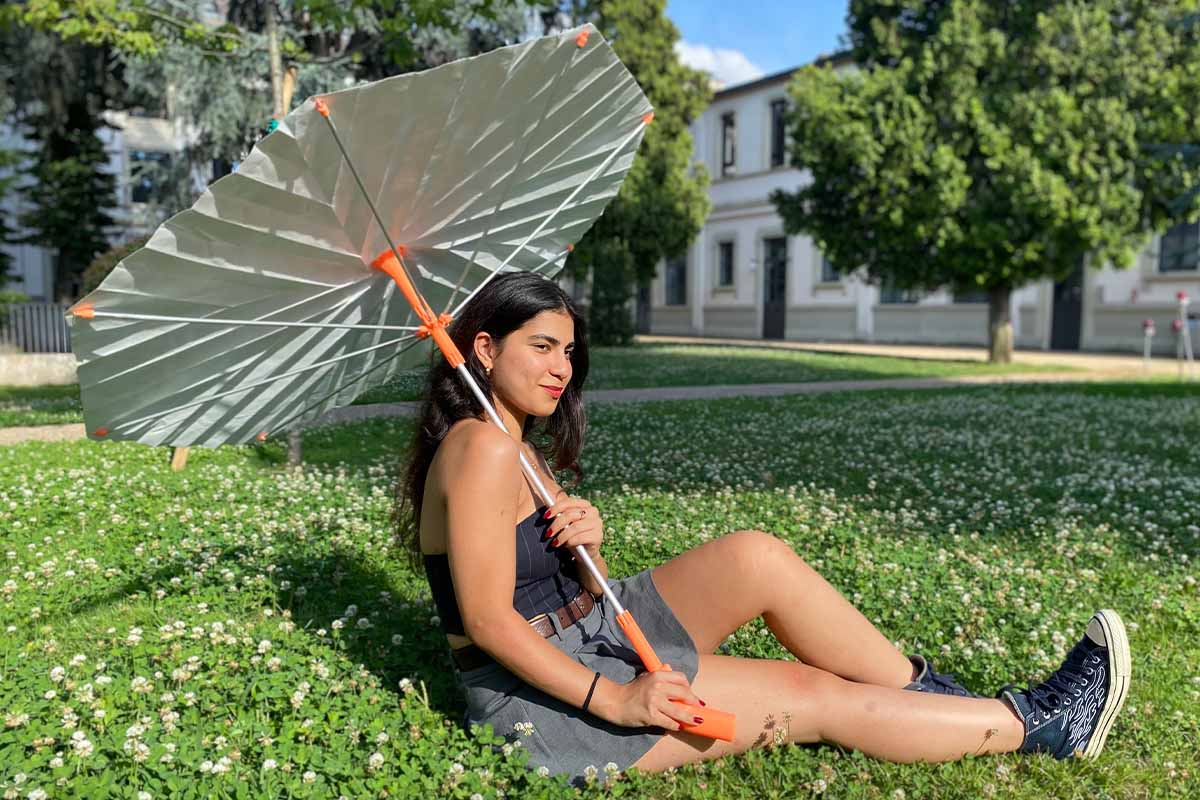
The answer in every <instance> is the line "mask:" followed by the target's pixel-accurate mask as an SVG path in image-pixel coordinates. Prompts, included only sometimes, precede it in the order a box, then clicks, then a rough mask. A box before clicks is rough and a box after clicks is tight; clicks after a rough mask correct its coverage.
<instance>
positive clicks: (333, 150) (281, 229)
mask: <svg viewBox="0 0 1200 800" xmlns="http://www.w3.org/2000/svg"><path fill="white" fill-rule="evenodd" d="M320 99H321V100H323V101H324V104H325V106H326V107H327V109H328V112H329V121H328V122H327V121H326V120H324V119H322V117H321V115H320V114H319V113H318V112H317V110H316V109H315V102H314V101H315V98H310V99H309V100H308V101H306V102H305V103H304V104H303V105H301V106H300V107H298V108H297V109H296V110H294V111H292V112H291V113H290V114H288V116H287V117H286V118H285V119H284V120H283V121H282V122H281V123H280V124H279V127H278V128H277V129H276V130H275V131H274V132H272V133H271V134H269V135H267V136H266V137H264V138H263V139H262V140H261V141H259V142H258V144H256V145H255V147H254V149H253V150H252V151H251V153H250V154H249V156H248V157H247V158H246V160H245V161H244V162H243V163H242V165H241V166H240V167H239V169H238V171H237V172H235V173H233V174H231V175H228V176H226V177H223V178H221V179H220V180H218V181H216V182H215V183H213V184H212V185H211V186H210V187H209V188H208V189H207V190H206V191H205V192H204V193H203V195H201V197H200V198H199V199H198V200H197V201H196V203H195V204H194V205H193V206H192V207H191V208H190V209H188V210H186V211H183V212H181V213H179V214H176V215H175V216H173V217H171V218H170V219H168V220H167V221H166V222H164V223H163V224H162V225H161V226H160V227H159V228H158V229H157V230H156V231H155V232H154V235H153V236H152V237H151V238H150V240H149V242H148V243H147V244H146V246H145V247H144V248H142V249H141V250H139V251H137V252H135V253H134V254H133V255H131V256H130V257H128V258H126V259H125V260H124V261H122V262H121V263H120V264H119V265H118V266H117V267H116V269H114V270H113V272H112V273H111V274H110V275H109V276H108V277H107V278H106V279H105V280H104V282H103V283H102V284H101V285H100V286H99V288H97V289H96V290H95V291H93V292H92V293H90V294H89V295H87V297H85V298H83V300H81V301H80V302H79V303H78V304H76V306H74V307H73V308H72V309H71V311H70V312H68V315H67V321H68V323H69V324H70V325H71V343H72V349H73V351H74V353H75V355H76V359H77V361H78V373H79V383H80V391H81V398H82V403H83V411H84V421H85V426H86V429H87V432H88V436H89V437H91V438H98V439H100V438H103V439H119V440H132V441H139V442H143V443H145V444H151V445H159V444H170V445H175V446H189V445H199V446H206V447H216V446H219V445H221V444H226V443H243V442H248V441H251V440H254V439H255V438H260V439H261V438H263V437H264V436H265V435H266V434H267V433H270V432H277V431H280V430H291V429H295V428H297V427H299V426H301V425H302V424H303V423H304V422H306V421H309V420H312V419H315V418H316V417H318V416H320V415H321V414H323V413H324V412H326V411H327V410H329V409H331V408H334V407H337V406H341V405H345V404H347V403H349V402H351V401H352V400H353V399H354V398H355V397H357V396H358V395H360V394H361V393H362V392H363V391H365V390H366V389H368V388H370V387H371V386H376V385H379V384H381V383H384V382H386V381H387V380H388V379H390V378H392V377H394V376H395V374H396V373H397V372H398V371H400V370H403V369H406V368H410V367H412V366H413V365H414V364H416V363H419V362H420V361H421V360H422V359H423V358H424V357H425V356H426V355H427V350H426V348H425V347H415V346H414V345H416V344H418V343H419V342H420V341H421V339H419V338H418V337H417V335H416V334H417V326H418V325H419V324H420V323H421V320H419V319H418V318H417V317H416V316H415V315H414V313H413V309H412V307H411V306H410V305H409V303H408V301H407V300H406V299H405V298H404V296H403V295H402V294H401V292H400V291H399V290H398V288H397V284H396V282H395V281H394V280H393V279H392V278H391V277H389V276H388V275H387V274H384V273H383V272H381V271H379V270H376V269H374V268H373V267H372V266H371V263H372V262H373V261H374V260H375V259H376V258H377V257H378V256H380V255H381V254H382V253H385V252H389V251H390V245H389V242H388V239H389V237H390V239H391V240H392V241H393V242H395V243H396V245H397V247H398V249H399V251H400V255H401V256H402V257H403V261H404V263H405V265H406V266H407V268H408V270H409V272H410V274H411V276H412V279H413V283H414V284H415V287H416V289H417V290H418V291H419V292H420V294H421V295H423V296H424V298H425V299H427V300H428V302H429V304H430V306H431V307H432V308H433V309H434V310H437V311H442V312H447V313H450V314H454V313H455V312H456V311H457V309H458V308H460V307H461V306H462V304H463V303H465V302H466V300H467V299H468V298H469V297H470V296H471V294H472V293H473V292H474V291H476V290H477V289H478V288H479V287H480V286H481V285H482V284H483V283H484V282H486V281H487V280H488V279H489V278H490V277H491V276H492V275H494V274H496V273H497V272H498V271H508V270H531V271H537V272H541V273H543V274H546V275H547V276H553V275H555V274H557V272H558V271H559V270H560V269H561V268H562V265H563V262H564V261H565V259H566V256H567V252H568V251H569V249H570V247H571V246H572V245H573V243H574V242H576V241H577V240H578V239H579V238H580V237H581V236H582V235H583V234H584V233H585V232H586V231H587V229H588V228H589V227H590V226H591V225H592V223H593V222H594V221H595V220H596V218H597V217H599V215H600V214H601V212H602V211H603V210H604V207H605V205H607V203H608V202H609V201H610V200H611V199H612V198H613V197H615V196H616V194H617V191H618V189H619V188H620V185H621V182H622V180H623V179H624V177H625V174H626V173H627V172H628V170H629V168H630V166H631V164H632V163H633V158H634V154H635V152H636V150H637V147H638V145H639V143H640V142H641V138H642V134H643V132H644V130H645V126H646V124H648V123H649V121H650V118H651V116H652V115H651V114H650V105H649V103H648V101H647V100H646V97H645V95H644V94H643V93H642V91H641V89H640V88H639V87H638V85H637V83H636V82H635V81H634V79H633V76H632V75H630V73H629V71H628V70H627V69H626V68H625V67H624V65H622V64H621V62H620V61H619V60H618V59H617V57H616V55H615V54H614V53H613V51H612V49H611V48H610V47H609V46H608V44H607V43H606V42H605V41H604V40H603V38H602V37H601V36H600V35H599V33H597V32H596V30H595V29H594V28H593V27H592V26H590V25H585V26H583V27H581V28H576V29H574V30H571V31H567V32H565V33H563V34H560V35H554V36H546V37H542V38H540V39H536V40H532V41H529V42H525V43H522V44H518V45H514V46H511V47H505V48H501V49H498V50H494V51H492V52H490V53H486V54H484V55H481V56H476V57H474V58H469V59H463V60H461V61H455V62H452V63H449V64H445V65H443V66H440V67H437V68H434V69H431V70H427V71H425V72H420V73H412V74H406V75H399V76H396V77H393V78H387V79H385V80H381V81H377V82H375V83H371V84H367V85H364V86H359V87H355V88H351V89H346V90H344V91H339V92H334V93H332V94H328V95H324V96H323V97H322V98H320ZM330 123H332V124H330ZM335 125H336V130H337V131H338V133H339V135H340V137H341V142H342V145H343V146H344V147H345V152H346V155H347V157H348V158H349V159H351V160H352V161H353V165H351V164H350V163H348V161H347V157H343V155H342V151H341V149H340V148H339V146H338V143H337V142H336V141H335V139H334V133H333V129H334V126H335ZM360 182H361V185H360ZM368 198H369V199H368ZM372 206H374V210H375V211H377V212H378V214H379V216H380V218H381V219H382V221H383V223H384V225H386V226H387V233H386V234H385V233H384V231H383V230H381V229H380V226H379V224H378V223H377V222H376V219H375V216H374V212H373V210H372Z"/></svg>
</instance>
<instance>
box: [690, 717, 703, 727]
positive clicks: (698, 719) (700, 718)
mask: <svg viewBox="0 0 1200 800" xmlns="http://www.w3.org/2000/svg"><path fill="white" fill-rule="evenodd" d="M692 719H694V720H696V724H697V725H699V724H700V723H701V722H704V717H692Z"/></svg>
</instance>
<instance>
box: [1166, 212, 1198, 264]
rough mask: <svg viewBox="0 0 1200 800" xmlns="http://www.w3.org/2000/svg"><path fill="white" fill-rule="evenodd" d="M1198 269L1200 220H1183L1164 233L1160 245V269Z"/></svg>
mask: <svg viewBox="0 0 1200 800" xmlns="http://www.w3.org/2000/svg"><path fill="white" fill-rule="evenodd" d="M1196 270H1200V221H1197V222H1181V223H1180V224H1178V225H1176V226H1175V227H1173V228H1170V229H1168V230H1167V232H1166V233H1164V234H1163V235H1162V241H1161V242H1160V243H1159V247H1158V271H1159V272H1194V271H1196Z"/></svg>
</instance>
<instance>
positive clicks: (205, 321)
mask: <svg viewBox="0 0 1200 800" xmlns="http://www.w3.org/2000/svg"><path fill="white" fill-rule="evenodd" d="M92 316H95V317H109V318H111V319H144V320H153V321H155V322H186V323H200V324H202V325H242V326H250V325H257V326H261V327H264V328H346V329H350V330H358V331H415V330H416V327H415V326H411V325H357V324H354V323H340V322H263V321H262V320H250V319H214V318H212V317H168V316H163V315H161V314H119V313H117V312H115V311H94V312H92Z"/></svg>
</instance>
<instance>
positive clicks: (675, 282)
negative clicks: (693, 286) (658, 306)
mask: <svg viewBox="0 0 1200 800" xmlns="http://www.w3.org/2000/svg"><path fill="white" fill-rule="evenodd" d="M666 283H667V305H669V306H686V305H687V256H686V255H683V256H678V257H676V258H672V259H671V260H670V261H668V262H667V267H666Z"/></svg>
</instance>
